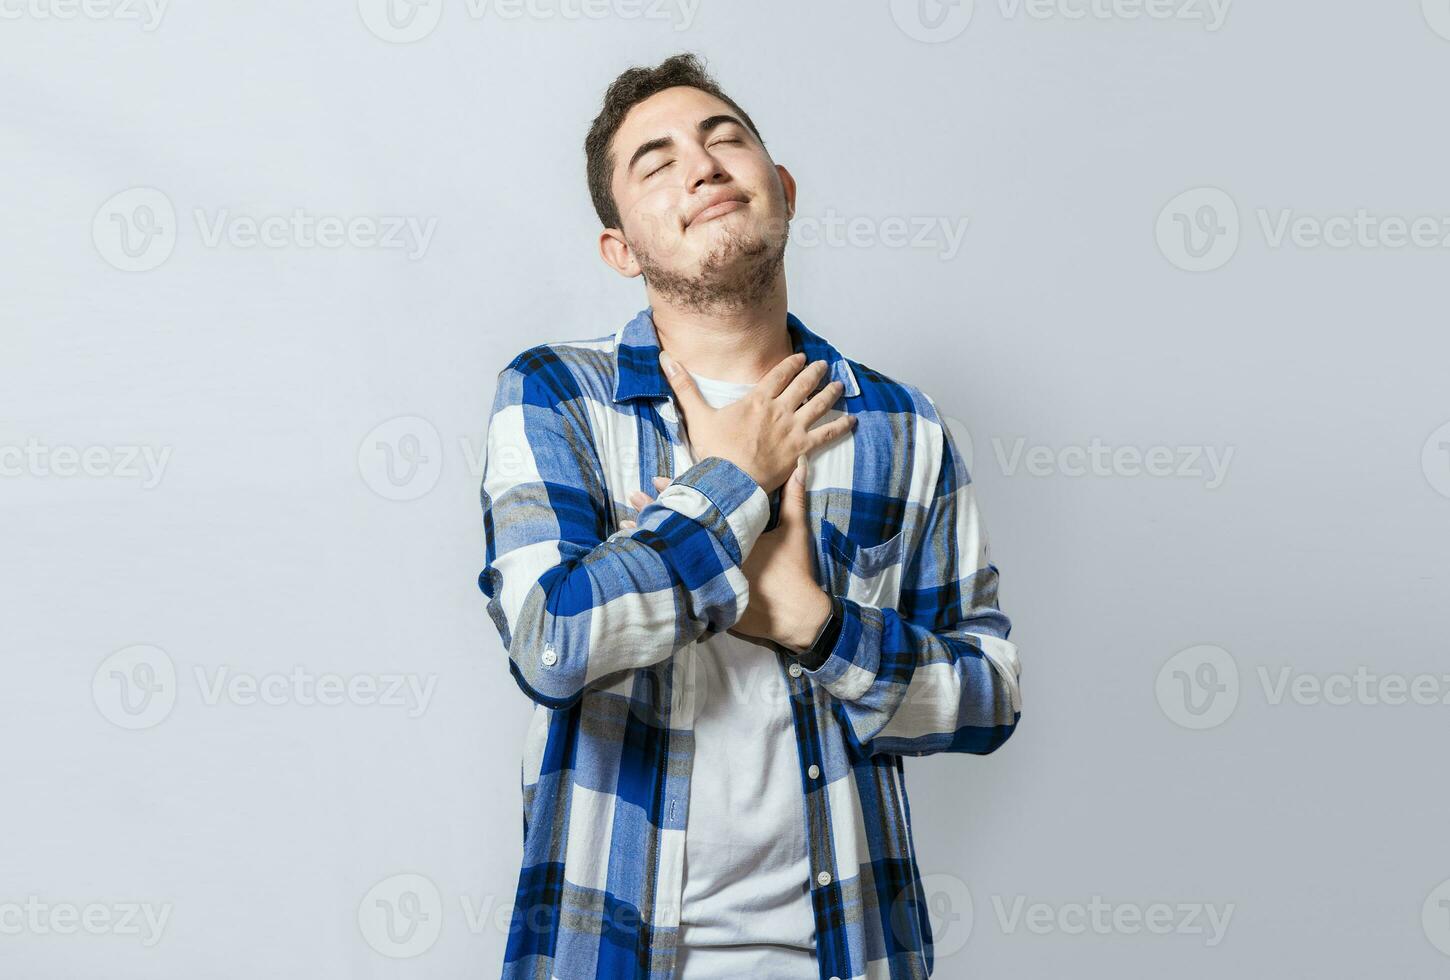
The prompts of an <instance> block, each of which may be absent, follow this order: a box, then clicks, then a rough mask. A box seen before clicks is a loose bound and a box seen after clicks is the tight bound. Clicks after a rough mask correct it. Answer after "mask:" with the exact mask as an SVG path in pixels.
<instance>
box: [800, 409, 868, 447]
mask: <svg viewBox="0 0 1450 980" xmlns="http://www.w3.org/2000/svg"><path fill="white" fill-rule="evenodd" d="M855 428H856V416H854V415H842V416H841V417H840V418H835V419H832V420H831V421H829V422H827V423H826V424H825V425H818V426H816V427H815V428H814V429H811V430H810V431H809V432H807V433H806V438H807V439H808V440H810V441H809V442H808V443H807V444H806V452H811V451H812V450H815V449H819V448H820V447H821V446H823V445H825V444H826V443H828V442H830V441H831V440H833V439H838V438H840V437H841V436H843V435H846V434H847V433H848V432H851V431H852V430H853V429H855Z"/></svg>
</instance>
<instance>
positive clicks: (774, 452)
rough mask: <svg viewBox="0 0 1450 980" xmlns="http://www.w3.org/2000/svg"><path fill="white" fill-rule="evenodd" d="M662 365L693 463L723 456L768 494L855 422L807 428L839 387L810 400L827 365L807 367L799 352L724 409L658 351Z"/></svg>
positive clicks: (835, 384) (830, 386)
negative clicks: (803, 458)
mask: <svg viewBox="0 0 1450 980" xmlns="http://www.w3.org/2000/svg"><path fill="white" fill-rule="evenodd" d="M660 366H661V367H663V368H664V371H665V376H666V377H667V378H668V379H669V382H670V387H671V388H673V389H674V392H675V398H676V400H677V401H679V403H680V411H681V412H682V413H683V415H684V419H683V422H684V426H685V432H686V433H687V434H688V436H689V440H690V449H691V450H692V451H693V452H694V454H695V460H696V461H697V462H698V461H699V460H702V459H704V458H706V457H707V456H722V457H724V458H725V459H728V460H730V462H732V463H734V464H735V465H736V466H738V467H740V468H741V469H742V470H744V471H745V472H747V473H749V474H750V476H751V477H752V478H753V479H754V480H755V482H756V483H758V484H760V486H761V487H762V488H764V490H765V492H766V493H771V492H773V491H774V490H775V489H776V488H777V487H779V486H780V485H781V484H782V483H784V482H785V481H786V478H787V477H789V476H790V474H791V471H792V470H793V469H795V465H796V459H797V458H798V457H800V456H804V455H805V454H807V453H810V452H812V451H814V450H815V449H817V448H818V447H820V446H822V445H824V444H825V443H827V442H830V441H831V440H832V439H835V438H836V437H837V436H841V435H845V434H846V433H848V432H850V431H851V429H852V428H853V427H854V426H855V424H856V417H855V416H854V415H850V414H843V415H842V416H841V417H840V418H838V419H832V420H831V421H830V422H827V423H826V424H825V425H821V426H817V427H816V428H814V429H812V428H811V425H812V423H814V422H815V421H816V420H817V419H819V418H820V417H821V416H822V415H825V414H826V412H828V411H830V408H831V406H832V405H834V404H835V402H836V399H837V398H840V397H841V390H842V387H843V386H842V384H841V382H839V381H832V382H831V383H830V384H828V385H826V386H825V387H824V388H822V389H821V390H820V391H818V392H816V394H815V395H814V396H812V395H811V392H812V391H814V390H815V387H816V385H817V384H818V383H819V382H820V380H821V378H823V377H825V373H826V362H825V361H816V362H814V363H812V364H810V365H807V364H806V355H805V354H804V353H803V352H802V353H795V354H792V355H791V356H790V357H787V358H785V359H784V360H783V361H781V362H780V363H779V364H777V365H776V366H775V367H773V368H771V369H770V370H769V371H767V372H765V374H764V375H762V376H761V378H760V381H759V382H757V383H756V385H755V387H754V388H752V389H750V391H749V392H748V393H747V394H746V395H745V396H744V397H743V398H739V399H737V400H735V401H733V402H731V403H730V404H729V405H726V406H725V407H724V408H714V407H713V406H711V405H710V404H709V403H708V402H706V401H705V396H704V395H701V394H700V389H699V388H698V387H696V385H695V379H694V378H692V377H690V372H689V371H687V370H686V369H685V368H684V367H683V366H682V365H680V364H679V363H677V362H676V361H675V360H674V359H673V358H671V357H670V355H669V354H668V353H665V352H661V353H660ZM808 398H809V400H807V399H808ZM802 403H804V404H802Z"/></svg>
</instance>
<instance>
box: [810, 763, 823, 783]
mask: <svg viewBox="0 0 1450 980" xmlns="http://www.w3.org/2000/svg"><path fill="white" fill-rule="evenodd" d="M820 774H821V767H820V766H818V765H814V764H812V765H811V767H810V768H809V769H807V770H806V775H808V776H810V777H811V778H812V779H815V778H816V777H817V776H819V775H820Z"/></svg>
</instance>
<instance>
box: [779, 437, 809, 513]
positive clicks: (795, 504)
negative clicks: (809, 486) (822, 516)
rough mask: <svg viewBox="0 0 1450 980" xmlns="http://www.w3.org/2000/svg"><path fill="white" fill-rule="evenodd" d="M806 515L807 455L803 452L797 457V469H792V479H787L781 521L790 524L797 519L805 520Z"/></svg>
mask: <svg viewBox="0 0 1450 980" xmlns="http://www.w3.org/2000/svg"><path fill="white" fill-rule="evenodd" d="M805 516H806V457H805V454H804V453H802V454H801V455H800V456H797V457H796V462H795V469H794V470H792V471H791V474H790V479H789V480H786V481H785V489H784V490H783V491H781V496H780V523H782V524H789V523H791V522H792V521H795V520H804V519H805Z"/></svg>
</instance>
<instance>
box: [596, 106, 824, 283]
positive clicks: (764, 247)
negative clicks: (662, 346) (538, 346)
mask: <svg viewBox="0 0 1450 980" xmlns="http://www.w3.org/2000/svg"><path fill="white" fill-rule="evenodd" d="M612 147H613V155H614V174H613V180H612V188H613V191H614V200H615V204H616V206H617V207H618V209H619V215H620V223H621V225H622V227H621V228H620V229H617V233H611V232H605V234H604V236H602V237H601V249H602V251H603V253H604V256H605V259H606V261H608V262H609V263H610V264H611V265H613V266H614V267H615V268H616V269H618V270H619V271H620V272H621V273H623V274H625V275H628V276H634V275H639V274H641V273H643V274H644V276H645V279H646V281H647V282H648V284H649V285H650V287H651V288H652V289H654V290H656V291H658V292H662V293H664V294H666V295H668V296H670V297H671V298H673V299H675V300H676V301H678V302H682V303H684V304H685V305H694V306H702V307H703V306H709V305H734V304H738V303H740V302H749V301H750V300H751V299H752V298H758V294H759V293H760V292H761V290H763V289H765V288H767V287H768V286H769V285H770V283H771V282H772V281H773V279H774V276H775V274H776V273H778V271H779V268H780V266H781V260H782V257H783V255H784V250H785V239H786V233H787V231H788V224H789V221H790V218H791V216H792V215H793V214H794V211H795V184H794V181H793V180H792V179H791V177H790V175H789V173H788V172H786V170H785V168H784V167H778V166H777V165H776V164H774V163H773V162H771V159H770V156H769V155H768V154H767V153H766V152H765V147H764V146H762V145H761V143H760V141H759V140H758V139H757V138H756V137H755V134H754V133H753V132H751V130H750V127H748V126H746V125H745V123H744V122H743V121H742V120H740V119H739V117H738V116H737V115H736V113H735V111H734V110H733V109H731V108H730V106H729V105H728V104H726V103H725V102H722V101H721V100H719V99H717V98H715V97H714V96H712V95H709V94H708V93H706V92H702V91H700V90H699V89H695V88H689V87H685V86H677V87H674V88H669V89H665V90H664V91H662V92H657V93H656V94H654V95H653V96H651V97H650V98H648V99H646V100H645V101H643V102H641V103H639V104H638V105H636V106H635V107H634V108H633V109H631V110H630V112H629V114H628V115H627V116H626V117H625V119H624V123H623V124H622V125H621V126H620V128H619V131H618V132H617V133H615V136H614V141H613V144H612Z"/></svg>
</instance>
